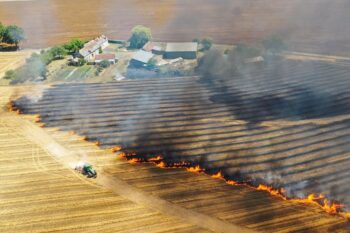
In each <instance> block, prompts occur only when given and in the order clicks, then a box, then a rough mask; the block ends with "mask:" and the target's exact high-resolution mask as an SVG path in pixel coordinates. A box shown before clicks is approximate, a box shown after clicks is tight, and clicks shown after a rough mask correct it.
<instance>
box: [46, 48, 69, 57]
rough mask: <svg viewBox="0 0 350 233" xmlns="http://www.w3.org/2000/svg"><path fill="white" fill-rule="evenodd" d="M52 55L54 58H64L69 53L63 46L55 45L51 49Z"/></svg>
mask: <svg viewBox="0 0 350 233" xmlns="http://www.w3.org/2000/svg"><path fill="white" fill-rule="evenodd" d="M49 53H50V55H51V56H52V57H53V59H62V58H64V56H66V55H67V51H66V50H65V48H63V47H62V46H55V47H52V48H51V49H50V50H49Z"/></svg>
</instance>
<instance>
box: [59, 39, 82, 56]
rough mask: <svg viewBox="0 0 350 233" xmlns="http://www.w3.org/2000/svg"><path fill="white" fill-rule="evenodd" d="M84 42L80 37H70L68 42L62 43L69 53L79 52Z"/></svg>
mask: <svg viewBox="0 0 350 233" xmlns="http://www.w3.org/2000/svg"><path fill="white" fill-rule="evenodd" d="M84 44H85V43H84V42H83V41H82V40H80V39H76V38H74V39H72V40H71V41H70V42H69V43H67V44H65V45H63V47H64V48H65V49H66V50H67V51H68V52H69V53H71V54H74V53H77V52H79V50H80V49H82V48H83V47H84Z"/></svg>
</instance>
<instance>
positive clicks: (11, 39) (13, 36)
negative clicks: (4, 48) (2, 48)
mask: <svg viewBox="0 0 350 233" xmlns="http://www.w3.org/2000/svg"><path fill="white" fill-rule="evenodd" d="M24 38H25V36H24V31H23V29H22V28H20V27H18V26H16V25H10V26H8V27H6V29H5V31H4V33H3V37H2V40H3V42H5V43H8V44H15V45H16V47H18V44H19V42H21V41H22V40H24Z"/></svg>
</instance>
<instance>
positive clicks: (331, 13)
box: [0, 0, 350, 56]
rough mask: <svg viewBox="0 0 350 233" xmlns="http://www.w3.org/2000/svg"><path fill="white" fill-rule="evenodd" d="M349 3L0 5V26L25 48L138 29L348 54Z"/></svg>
mask: <svg viewBox="0 0 350 233" xmlns="http://www.w3.org/2000/svg"><path fill="white" fill-rule="evenodd" d="M348 9H349V1H348V0H333V1H329V0H308V1H305V0H293V1H290V0H259V1H256V0H235V1H232V0H217V1H213V0H191V1H188V0H164V1H157V0H148V1H140V0H128V1H125V0H99V1H94V0H74V1H70V0H46V1H34V0H31V1H16V0H11V1H0V21H2V22H3V23H5V24H16V25H19V26H21V27H22V28H24V30H25V31H26V34H27V40H26V41H25V43H24V46H26V47H27V48H33V47H35V48H43V47H48V46H52V45H57V44H60V43H65V42H67V41H68V40H69V39H71V38H74V37H83V38H89V39H91V38H93V37H96V36H98V35H100V34H106V35H107V36H109V37H110V38H120V39H127V38H129V37H130V30H131V29H132V27H134V26H135V25H138V24H143V25H145V26H148V27H150V28H152V31H153V36H154V39H155V40H161V41H192V40H193V39H194V38H203V37H212V38H213V39H214V40H215V42H217V43H228V44H236V43H238V42H247V41H250V42H251V41H259V40H261V39H263V38H264V37H266V36H270V35H272V34H276V33H277V34H279V35H281V36H283V37H284V38H285V39H286V40H287V41H288V42H289V45H290V49H291V50H297V51H302V52H313V53H324V54H338V55H343V56H349V51H350V46H349V39H350V37H349V35H350V33H349V32H350V31H349V27H348V22H349V20H350V17H349V13H348V11H349V10H348Z"/></svg>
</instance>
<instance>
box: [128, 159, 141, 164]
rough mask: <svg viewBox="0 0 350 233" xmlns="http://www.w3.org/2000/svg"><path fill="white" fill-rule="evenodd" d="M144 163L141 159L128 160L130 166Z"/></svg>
mask: <svg viewBox="0 0 350 233" xmlns="http://www.w3.org/2000/svg"><path fill="white" fill-rule="evenodd" d="M141 162H142V161H141V160H140V159H136V158H132V159H128V163H130V164H137V163H141Z"/></svg>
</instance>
